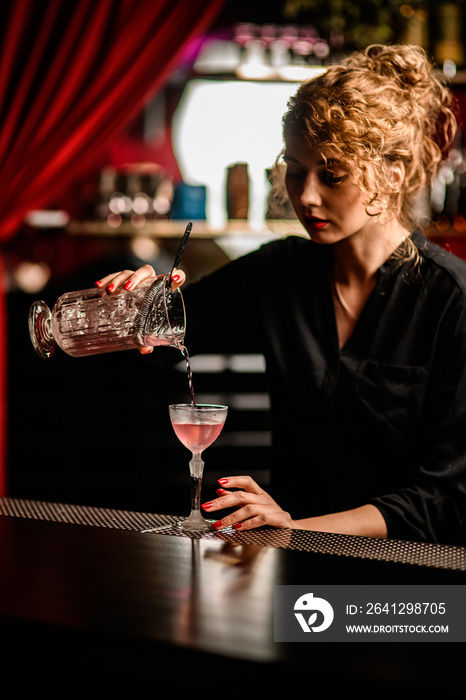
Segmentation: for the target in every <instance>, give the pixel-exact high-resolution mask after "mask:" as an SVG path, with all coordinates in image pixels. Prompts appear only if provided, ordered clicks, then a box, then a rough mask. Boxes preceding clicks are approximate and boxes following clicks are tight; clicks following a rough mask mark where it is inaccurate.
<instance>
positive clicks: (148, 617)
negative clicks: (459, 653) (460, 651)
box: [0, 498, 466, 698]
mask: <svg viewBox="0 0 466 700" xmlns="http://www.w3.org/2000/svg"><path fill="white" fill-rule="evenodd" d="M177 519H178V518H177V517H175V516H173V515H158V514H149V513H135V512H131V511H121V510H112V509H106V508H97V507H90V506H79V505H68V504H60V503H47V502H38V501H31V500H21V499H13V498H0V572H1V574H0V630H1V640H2V641H1V657H0V658H1V659H2V680H4V681H6V680H7V679H10V680H12V681H15V682H16V683H20V684H21V687H22V688H23V689H25V688H26V686H27V687H28V688H29V689H30V690H37V689H44V690H48V691H49V693H50V694H51V695H52V696H53V694H54V689H55V692H56V691H58V690H59V689H60V688H61V689H62V690H63V692H64V694H65V696H69V692H68V691H71V690H72V691H78V690H79V691H82V692H84V691H85V690H86V689H90V688H93V689H94V690H105V691H108V692H112V691H121V692H124V691H128V692H135V691H138V690H140V691H144V692H146V691H149V692H155V691H161V692H166V693H167V694H170V696H171V697H176V698H178V697H180V698H181V697H183V698H184V697H188V696H189V695H190V694H191V693H194V695H195V696H196V697H197V695H196V693H201V691H205V692H203V693H202V694H205V695H206V697H209V696H211V695H212V696H213V697H218V698H229V697H241V696H242V695H244V696H245V697H250V696H251V694H252V691H253V688H256V689H257V690H258V693H259V695H258V696H259V697H264V694H265V693H267V692H269V691H271V690H273V691H274V693H275V692H276V693H282V692H283V693H284V694H285V693H287V694H289V693H290V691H291V690H293V688H297V687H301V685H302V687H303V688H305V687H307V689H308V690H310V689H311V688H316V687H319V688H325V690H326V692H330V693H331V691H332V690H334V691H336V692H343V691H344V692H348V691H351V690H354V691H355V692H356V691H358V690H361V688H363V687H364V688H365V689H366V690H367V691H368V692H377V693H378V694H379V697H382V698H384V697H389V696H390V697H392V694H393V692H396V693H397V694H398V696H400V695H401V696H403V697H404V695H403V693H404V692H406V697H408V693H412V690H413V688H416V689H418V690H419V689H421V690H422V692H423V696H424V697H427V698H429V697H434V696H435V695H436V694H437V696H438V692H439V691H440V690H441V691H442V692H443V693H444V692H445V690H448V689H449V687H450V684H451V687H452V688H454V684H455V683H456V681H457V680H458V678H459V677H460V674H461V669H459V668H458V665H457V664H452V663H451V660H450V664H449V667H448V673H445V668H446V667H445V665H444V664H443V663H440V658H441V656H440V653H441V652H440V651H439V649H442V647H443V649H442V653H443V651H446V649H447V648H448V647H450V649H451V647H452V645H449V644H445V645H439V644H415V643H402V642H400V643H397V644H321V645H320V644H315V643H314V644H311V645H308V644H286V643H279V642H274V629H273V627H274V620H273V615H274V609H273V605H274V586H275V585H279V584H281V585H287V584H294V585H298V584H299V585H306V586H310V587H312V586H313V585H317V584H325V585H329V584H339V585H361V584H384V585H387V584H388V585H389V584H409V585H416V586H422V585H424V584H448V585H455V586H456V585H460V586H465V585H466V548H463V547H456V546H451V545H432V544H425V543H415V542H404V541H399V540H376V539H371V538H365V537H353V536H348V535H332V534H328V533H317V532H309V531H302V530H274V529H272V528H261V529H258V530H253V531H250V532H243V533H241V532H236V531H232V530H230V531H223V532H221V531H220V532H209V533H206V534H204V533H203V534H201V533H197V534H196V535H195V536H194V537H193V536H188V535H187V534H185V533H183V532H182V531H179V530H178V529H177V528H176V526H175V525H176V521H177ZM158 527H160V528H165V529H160V530H158V531H157V532H154V533H146V534H143V533H142V531H143V530H146V529H150V528H158ZM465 590H466V588H465ZM453 646H454V645H453ZM434 649H435V651H434ZM434 668H436V669H437V670H438V671H439V677H438V678H435V677H434V675H433V669H434ZM440 671H442V673H440ZM296 684H298V685H296ZM274 696H275V695H274Z"/></svg>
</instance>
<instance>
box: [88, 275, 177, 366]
mask: <svg viewBox="0 0 466 700" xmlns="http://www.w3.org/2000/svg"><path fill="white" fill-rule="evenodd" d="M156 277H157V275H156V274H155V270H154V268H153V267H152V265H143V266H142V267H139V268H138V269H137V270H136V271H133V270H121V271H120V272H112V273H111V274H110V275H106V277H102V279H100V280H97V282H96V283H95V286H96V287H98V288H99V289H105V291H106V292H107V294H113V293H114V292H116V291H117V289H119V288H120V287H123V289H126V291H129V290H130V289H134V288H135V287H137V285H138V284H140V283H141V282H144V281H146V280H151V279H153V280H155V278H156ZM171 279H172V290H173V291H175V289H178V287H181V285H182V284H183V282H184V281H185V280H186V275H185V274H184V272H183V270H178V269H177V268H175V269H174V270H173V273H172V278H171ZM153 349H154V348H153V347H143V348H139V352H140V353H141V355H149V354H150V353H151V352H152V351H153Z"/></svg>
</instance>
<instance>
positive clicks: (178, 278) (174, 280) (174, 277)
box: [172, 275, 181, 282]
mask: <svg viewBox="0 0 466 700" xmlns="http://www.w3.org/2000/svg"><path fill="white" fill-rule="evenodd" d="M180 279H181V275H172V280H173V282H179V281H180Z"/></svg>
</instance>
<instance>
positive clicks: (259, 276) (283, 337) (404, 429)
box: [184, 232, 466, 543]
mask: <svg viewBox="0 0 466 700" xmlns="http://www.w3.org/2000/svg"><path fill="white" fill-rule="evenodd" d="M412 238H413V241H414V242H415V244H416V246H417V247H418V248H419V251H420V254H421V261H422V262H421V265H420V269H419V270H418V271H417V272H416V271H414V270H412V268H410V264H408V263H405V264H403V265H401V266H400V264H399V263H398V262H396V261H395V260H389V261H388V262H386V263H385V264H384V265H383V266H382V267H381V268H380V269H379V271H378V279H377V285H376V287H375V289H374V290H373V292H372V294H371V296H370V298H369V300H368V302H367V304H366V306H365V308H364V310H363V312H362V314H361V316H360V318H359V320H358V322H357V325H356V327H355V329H354V332H353V334H352V336H351V338H350V339H349V340H348V342H347V344H346V345H345V347H344V348H343V349H341V350H340V347H339V342H338V334H337V327H336V321H335V312H334V305H333V299H332V291H331V285H330V266H331V261H332V248H331V246H322V245H319V244H316V243H313V242H311V241H310V240H307V239H304V238H301V237H294V236H291V237H289V238H286V239H283V240H277V241H273V242H272V243H268V244H266V245H264V246H262V247H261V248H260V249H258V250H257V251H254V252H252V253H250V254H248V255H246V256H244V257H242V258H239V259H238V260H235V261H233V262H231V263H229V264H228V265H226V266H225V267H223V268H221V269H220V270H218V271H217V272H215V273H214V274H212V275H210V276H209V277H206V278H205V279H203V280H201V281H200V282H198V283H196V284H193V285H191V286H190V287H188V288H187V289H186V290H185V292H184V298H185V303H186V312H187V336H186V346H187V348H188V351H189V352H190V354H192V355H193V354H195V353H198V352H207V351H211V352H260V353H262V354H263V355H264V357H265V360H266V368H267V376H268V381H269V388H270V397H271V410H272V421H273V458H274V464H273V466H272V484H271V489H270V490H271V494H272V495H273V497H274V498H275V499H276V500H277V502H278V503H279V504H280V506H281V507H282V508H284V509H285V510H287V511H289V512H290V513H291V516H292V517H293V518H303V517H309V516H315V515H321V514H325V513H332V512H337V511H342V510H347V509H349V508H354V507H357V506H361V505H364V504H366V503H373V504H374V505H375V506H377V508H379V509H380V511H381V512H382V514H383V516H384V518H385V520H386V522H387V526H388V533H389V537H391V538H402V539H411V540H427V541H433V542H450V541H451V542H456V541H458V540H459V538H460V537H461V535H460V534H459V533H460V532H461V527H462V524H463V522H464V521H465V520H466V263H465V262H463V261H462V260H460V259H458V258H456V257H455V256H454V255H452V254H450V253H448V252H446V251H444V250H443V249H442V248H440V247H438V246H436V245H435V244H433V243H431V242H429V241H427V240H426V239H425V237H424V236H423V235H422V234H421V233H419V232H415V233H414V234H413V236H412ZM465 543H466V542H465Z"/></svg>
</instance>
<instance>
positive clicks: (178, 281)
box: [172, 267, 186, 291]
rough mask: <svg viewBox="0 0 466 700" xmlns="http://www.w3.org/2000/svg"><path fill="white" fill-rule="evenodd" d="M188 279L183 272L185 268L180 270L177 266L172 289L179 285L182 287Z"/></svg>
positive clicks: (173, 275)
mask: <svg viewBox="0 0 466 700" xmlns="http://www.w3.org/2000/svg"><path fill="white" fill-rule="evenodd" d="M185 281H186V275H185V273H184V272H183V270H178V268H176V267H175V269H174V270H173V272H172V290H173V291H175V289H178V287H181V285H182V284H184V282H185Z"/></svg>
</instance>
